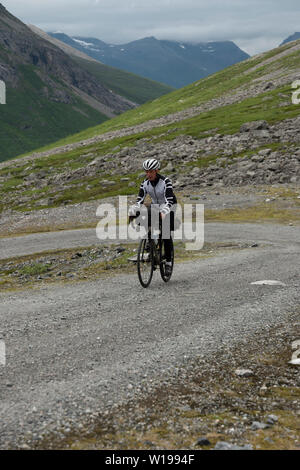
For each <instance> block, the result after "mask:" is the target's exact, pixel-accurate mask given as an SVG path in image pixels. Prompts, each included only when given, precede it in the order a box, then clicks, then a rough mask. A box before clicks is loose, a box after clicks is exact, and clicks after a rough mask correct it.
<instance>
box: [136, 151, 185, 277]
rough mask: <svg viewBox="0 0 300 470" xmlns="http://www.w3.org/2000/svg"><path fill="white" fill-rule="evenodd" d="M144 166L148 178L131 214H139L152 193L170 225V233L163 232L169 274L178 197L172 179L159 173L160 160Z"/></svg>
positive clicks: (142, 184) (153, 201)
mask: <svg viewBox="0 0 300 470" xmlns="http://www.w3.org/2000/svg"><path fill="white" fill-rule="evenodd" d="M143 168H144V170H145V172H146V178H145V179H144V180H143V182H142V183H141V185H140V190H139V194H138V197H137V201H136V204H135V205H134V206H132V207H131V208H130V209H129V215H130V216H133V215H136V214H137V212H138V211H139V209H140V207H141V205H142V204H143V202H144V200H145V197H146V195H147V194H149V195H150V197H151V199H152V204H155V205H158V206H159V213H160V216H161V219H162V221H165V222H164V226H166V227H168V229H167V231H168V233H167V234H166V233H165V230H164V232H163V237H164V240H163V241H164V246H165V254H166V275H167V276H168V275H169V274H170V273H171V270H172V261H171V257H172V251H171V250H172V245H171V240H170V239H171V231H174V209H175V208H176V203H177V199H176V196H175V194H174V192H173V186H172V182H171V180H170V179H169V178H167V177H166V176H162V175H161V174H160V173H158V170H159V169H160V163H159V162H158V160H156V159H155V158H149V159H147V160H145V161H144V163H143ZM150 223H151V221H150ZM167 237H168V238H167Z"/></svg>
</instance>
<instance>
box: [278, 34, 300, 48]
mask: <svg viewBox="0 0 300 470" xmlns="http://www.w3.org/2000/svg"><path fill="white" fill-rule="evenodd" d="M297 39H300V33H294V34H292V35H291V36H289V37H288V38H286V39H285V40H284V41H282V43H281V44H280V46H283V45H284V44H287V43H288V42H292V41H296V40H297Z"/></svg>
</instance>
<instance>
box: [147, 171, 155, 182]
mask: <svg viewBox="0 0 300 470" xmlns="http://www.w3.org/2000/svg"><path fill="white" fill-rule="evenodd" d="M156 175H157V170H146V176H147V178H148V180H149V181H154V180H155V179H156Z"/></svg>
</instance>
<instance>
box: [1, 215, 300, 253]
mask: <svg viewBox="0 0 300 470" xmlns="http://www.w3.org/2000/svg"><path fill="white" fill-rule="evenodd" d="M204 239H205V241H206V242H219V241H221V242H225V241H245V242H246V241H247V242H248V241H253V242H259V243H282V242H283V243H299V242H300V227H299V226H297V225H296V226H288V225H286V226H285V225H279V224H239V223H236V224H229V223H217V222H216V223H206V224H205V227H204ZM121 241H122V242H123V243H124V242H125V240H121ZM112 242H114V241H112ZM117 242H118V241H115V243H117ZM100 243H101V241H100V240H99V239H98V238H97V236H96V229H95V228H90V229H77V230H63V231H59V232H46V233H33V234H29V235H24V236H17V237H9V238H0V259H6V258H11V257H13V256H24V255H30V254H33V253H39V252H42V251H47V250H58V249H65V248H75V247H86V246H91V245H96V244H100Z"/></svg>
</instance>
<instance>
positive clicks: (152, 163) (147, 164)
mask: <svg viewBox="0 0 300 470" xmlns="http://www.w3.org/2000/svg"><path fill="white" fill-rule="evenodd" d="M143 168H144V170H146V171H147V170H158V169H159V168H160V163H159V161H157V160H155V158H149V159H148V160H145V161H144V163H143Z"/></svg>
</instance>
